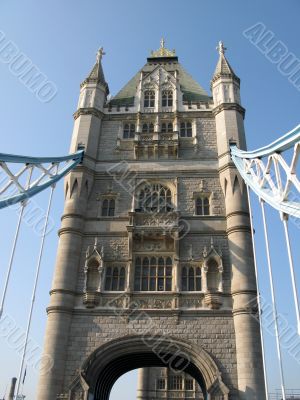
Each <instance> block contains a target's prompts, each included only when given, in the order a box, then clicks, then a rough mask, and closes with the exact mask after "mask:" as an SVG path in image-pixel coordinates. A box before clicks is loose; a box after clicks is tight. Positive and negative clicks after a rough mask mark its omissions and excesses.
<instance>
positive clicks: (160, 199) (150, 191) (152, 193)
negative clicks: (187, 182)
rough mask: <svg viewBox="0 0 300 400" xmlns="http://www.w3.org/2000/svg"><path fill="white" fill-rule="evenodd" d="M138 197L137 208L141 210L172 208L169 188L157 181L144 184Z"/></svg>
mask: <svg viewBox="0 0 300 400" xmlns="http://www.w3.org/2000/svg"><path fill="white" fill-rule="evenodd" d="M138 199H139V206H138V210H139V211H142V212H169V211H172V209H173V206H172V194H171V190H170V189H169V188H167V187H165V186H162V185H160V184H159V183H156V184H152V185H146V186H144V187H143V189H142V190H141V191H140V193H139V195H138Z"/></svg>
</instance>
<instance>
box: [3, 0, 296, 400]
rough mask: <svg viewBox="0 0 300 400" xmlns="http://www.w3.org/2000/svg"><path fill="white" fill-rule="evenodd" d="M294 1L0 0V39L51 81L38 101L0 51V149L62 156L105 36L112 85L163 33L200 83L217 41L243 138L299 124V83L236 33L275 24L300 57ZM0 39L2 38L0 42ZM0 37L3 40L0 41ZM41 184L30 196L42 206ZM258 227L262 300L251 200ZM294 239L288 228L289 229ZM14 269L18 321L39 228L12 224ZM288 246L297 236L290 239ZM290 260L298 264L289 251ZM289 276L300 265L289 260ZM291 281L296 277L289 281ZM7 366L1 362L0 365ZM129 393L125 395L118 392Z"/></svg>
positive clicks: (38, 323)
mask: <svg viewBox="0 0 300 400" xmlns="http://www.w3.org/2000/svg"><path fill="white" fill-rule="evenodd" d="M299 12H300V3H299V1H298V0H288V1H285V2H283V1H277V0H265V1H261V0H252V1H251V2H241V1H238V0H231V1H226V2H225V1H223V0H214V1H210V2H207V1H203V0H186V1H179V0H173V1H171V0H164V1H159V0H152V1H151V2H150V1H144V0H128V1H126V2H125V1H121V0H115V1H111V2H109V1H103V0H90V1H88V2H83V1H79V0H73V1H70V0H65V1H59V0H52V1H51V2H50V1H49V2H39V1H37V0H35V1H33V0H27V1H23V2H19V1H16V0H9V1H8V0H2V2H1V5H0V31H2V32H3V34H4V40H6V41H9V40H11V41H13V42H14V43H15V44H16V45H17V46H18V48H19V49H20V51H21V52H23V53H24V54H26V55H27V56H28V57H29V58H30V59H31V60H32V63H33V64H35V65H36V66H37V67H38V68H39V70H40V71H42V72H43V73H44V74H45V75H46V76H47V77H48V79H49V80H50V81H52V82H54V83H55V85H56V87H57V88H58V91H57V95H56V96H55V97H54V98H53V100H52V101H50V102H48V103H43V102H40V101H39V100H38V99H37V97H36V96H35V95H34V94H33V93H31V92H30V91H29V90H28V88H26V86H25V85H23V84H22V83H21V82H20V81H19V80H18V78H17V77H16V76H14V75H13V74H12V73H11V71H10V69H9V65H8V64H6V63H3V62H1V61H0V77H1V80H0V82H1V90H0V109H1V119H0V132H1V133H0V134H1V152H6V153H15V154H28V155H40V156H42V155H45V156H46V155H47V156H48V155H63V154H66V153H67V152H68V149H69V143H70V138H71V133H72V126H73V118H72V114H73V112H74V111H75V110H76V105H77V100H78V93H79V84H80V82H81V81H82V80H83V79H84V78H85V76H86V75H87V73H88V72H89V71H90V69H91V67H92V65H93V63H94V60H95V54H96V51H97V49H98V48H99V47H100V46H104V48H105V51H106V55H105V57H104V60H103V66H104V71H105V76H106V79H107V81H108V83H109V87H110V92H111V93H112V95H114V94H116V93H117V91H118V90H119V89H120V88H121V87H122V86H123V85H124V84H125V83H126V82H127V81H128V80H129V79H130V78H131V77H132V76H133V75H134V74H135V73H136V72H137V70H138V69H139V68H140V67H141V66H142V65H143V64H144V63H145V60H146V57H147V56H148V54H149V52H150V50H151V49H156V48H158V47H159V40H160V38H161V37H162V36H164V37H165V38H166V45H167V47H170V48H171V49H173V48H175V49H176V52H177V55H178V57H179V60H180V62H181V63H182V64H183V66H184V67H185V69H186V70H187V71H189V72H190V73H191V75H192V76H193V77H194V78H195V79H196V80H197V81H198V82H199V83H200V84H201V85H202V86H203V87H204V88H205V89H206V90H207V91H209V83H210V79H211V77H212V74H213V71H214V68H215V65H216V62H217V58H218V55H217V52H216V50H215V47H216V45H217V43H218V41H219V40H223V41H224V43H225V46H226V47H227V48H228V51H227V56H228V59H229V60H230V63H231V65H232V66H233V68H234V70H235V72H236V73H237V75H238V76H239V77H240V78H241V96H242V102H243V105H244V107H245V108H246V110H247V111H246V119H245V127H246V134H247V142H248V147H249V148H250V149H254V148H257V147H260V146H262V145H264V144H267V143H269V142H271V141H272V140H275V139H276V138H277V137H279V136H280V135H282V134H283V133H285V132H287V131H288V130H290V129H291V128H293V127H294V126H295V125H297V124H298V123H299V99H300V92H299V91H298V90H297V89H296V88H295V87H294V86H293V85H292V84H291V83H290V81H289V80H288V77H287V76H283V75H282V74H281V73H280V72H279V71H278V69H277V65H276V63H272V62H271V61H270V60H269V59H268V58H267V57H266V56H265V55H264V54H263V53H262V52H261V51H259V50H258V49H257V47H256V46H254V45H253V44H252V43H251V42H250V41H249V40H247V38H245V36H244V35H243V32H244V31H245V30H246V29H247V28H249V27H251V26H253V25H254V24H256V23H258V22H261V23H263V24H264V26H265V27H266V29H267V30H270V31H272V32H273V33H274V40H275V41H276V40H280V41H282V42H283V43H284V45H285V46H286V48H287V49H288V51H289V52H292V53H294V54H295V55H296V56H297V57H298V58H300V49H299ZM0 44H1V43H0ZM0 47H1V45H0ZM61 187H62V184H60V185H58V188H57V190H56V195H55V199H54V207H53V210H52V214H51V217H52V219H53V223H54V229H53V230H52V232H51V234H49V235H48V237H47V246H46V251H45V256H44V260H43V265H42V274H41V279H40V285H39V288H38V294H37V301H36V307H35V311H34V322H33V327H32V331H31V337H32V338H33V340H34V341H35V342H36V343H37V344H38V345H40V346H41V345H42V341H43V333H44V328H45V308H46V306H47V304H48V300H49V296H48V291H49V289H50V285H51V279H52V273H53V265H54V262H55V254H56V247H57V234H56V231H57V229H58V228H59V223H60V215H61V212H62V207H63V199H62V190H61ZM46 198H47V196H46V195H45V194H41V195H40V196H38V197H37V198H36V199H35V201H36V204H37V205H38V206H40V207H42V208H43V209H44V208H45V207H46ZM255 215H256V218H255V222H256V226H257V229H256V236H257V239H258V240H257V242H258V252H259V265H260V276H261V282H262V285H261V289H262V293H263V295H264V296H265V298H266V299H267V300H269V298H270V296H269V286H268V280H267V274H266V260H265V256H264V248H263V245H262V232H261V222H260V220H259V218H258V217H259V215H260V214H259V209H258V207H257V206H255ZM16 219H17V214H16V210H15V209H14V210H5V211H1V223H2V230H1V231H0V243H1V260H0V283H1V284H2V282H3V279H4V271H5V269H6V266H7V262H8V258H9V251H10V246H11V241H12V237H13V232H14V227H15V223H16ZM268 219H269V221H272V225H271V229H270V233H271V246H272V252H273V261H274V271H275V283H276V285H275V286H276V293H277V295H278V300H279V311H280V313H282V315H283V316H284V317H285V318H286V319H287V320H288V322H289V323H290V324H291V325H292V326H293V325H295V318H294V309H293V303H292V297H291V285H290V279H289V274H288V265H287V262H286V253H285V248H284V246H283V234H282V229H281V226H280V223H279V221H278V217H277V215H276V213H274V212H273V211H271V210H268ZM291 229H292V233H293V237H294V242H296V238H297V237H299V231H298V228H297V227H296V226H295V224H294V225H292V227H291ZM21 239H22V240H21V241H20V243H19V245H18V248H17V256H16V259H15V263H14V270H13V272H14V273H13V279H12V282H11V286H10V289H9V293H8V302H7V307H6V313H7V315H9V316H10V317H11V318H14V320H15V321H16V326H17V327H19V329H20V331H19V332H21V328H22V327H24V326H25V324H26V314H27V310H28V308H29V303H30V291H31V287H32V282H33V274H34V268H35V263H36V258H37V252H38V244H39V237H38V235H37V234H36V233H35V232H34V229H33V227H32V226H30V224H29V223H28V224H27V225H26V224H25V225H24V226H23V227H22V231H21ZM295 244H297V243H295ZM294 248H295V254H294V255H295V260H296V264H297V266H299V257H300V254H299V249H297V248H296V246H294ZM297 269H298V275H299V268H297ZM298 280H299V279H298ZM266 342H267V361H268V366H269V381H270V386H271V388H272V389H274V388H278V387H279V378H278V369H277V367H276V358H275V347H274V340H273V337H272V335H271V334H269V333H267V334H266ZM16 346H17V344H16V343H15V344H13V340H12V339H11V341H8V339H7V338H5V337H3V335H2V336H1V335H0V354H1V359H2V360H5V363H4V362H3V361H2V363H1V369H0V398H1V396H2V395H3V394H4V392H5V387H6V384H7V383H8V382H9V380H10V378H11V377H12V376H14V375H16V374H17V371H18V365H19V360H20V356H19V354H18V352H17V350H16ZM4 365H5V368H3V366H4ZM284 365H285V369H286V381H287V386H288V387H297V386H300V385H299V383H298V377H299V373H300V366H299V365H298V364H297V363H296V361H295V360H294V359H293V357H291V356H290V355H289V354H288V352H287V351H285V355H284ZM135 378H136V374H135V373H131V374H130V376H129V377H128V378H127V379H124V378H123V379H121V380H120V383H117V385H116V388H114V393H113V394H112V396H111V398H112V399H113V400H117V399H120V393H122V399H124V400H127V399H128V400H129V399H132V398H134V392H135ZM36 381H37V373H36V371H35V369H34V368H30V367H28V373H27V379H26V383H25V387H24V392H25V393H26V394H27V398H28V399H34V398H35V396H34V391H35V386H36ZM126 396H127V397H126Z"/></svg>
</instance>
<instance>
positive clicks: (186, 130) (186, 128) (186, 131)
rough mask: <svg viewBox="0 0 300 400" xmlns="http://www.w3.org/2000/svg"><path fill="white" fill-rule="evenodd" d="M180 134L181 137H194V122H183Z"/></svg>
mask: <svg viewBox="0 0 300 400" xmlns="http://www.w3.org/2000/svg"><path fill="white" fill-rule="evenodd" d="M180 136H181V137H192V136H193V131H192V123H191V122H181V124H180Z"/></svg>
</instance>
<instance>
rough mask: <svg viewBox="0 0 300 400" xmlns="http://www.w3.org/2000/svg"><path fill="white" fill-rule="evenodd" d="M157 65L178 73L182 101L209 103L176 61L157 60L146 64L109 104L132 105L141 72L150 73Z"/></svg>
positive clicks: (202, 91) (199, 87)
mask: <svg viewBox="0 0 300 400" xmlns="http://www.w3.org/2000/svg"><path fill="white" fill-rule="evenodd" d="M168 61H169V60H168ZM158 65H162V66H163V68H164V69H165V70H166V71H168V72H170V73H172V72H174V71H175V70H177V71H178V77H179V83H180V89H181V91H182V93H183V101H187V102H200V101H203V102H208V101H211V97H210V96H209V95H208V94H207V92H206V91H205V90H204V89H203V88H202V87H201V86H200V85H199V83H197V82H196V81H195V80H194V79H193V78H192V76H191V75H190V74H188V73H187V72H186V71H185V70H184V69H183V67H182V65H181V64H180V63H178V62H177V61H174V62H163V61H162V60H161V59H159V61H157V62H155V61H154V62H147V64H145V65H144V67H143V68H142V69H141V70H140V71H139V72H138V73H137V74H136V75H135V76H134V77H133V78H132V79H131V80H130V81H129V82H128V83H127V84H126V85H125V86H124V87H123V89H121V90H120V91H119V93H118V94H117V95H116V96H114V97H113V98H112V99H111V101H110V104H111V105H112V106H126V105H127V106H129V105H133V104H134V97H135V95H136V91H137V87H138V83H139V79H140V73H141V71H143V72H144V73H151V72H152V71H153V70H154V69H155V68H157V66H158Z"/></svg>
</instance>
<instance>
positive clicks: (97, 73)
mask: <svg viewBox="0 0 300 400" xmlns="http://www.w3.org/2000/svg"><path fill="white" fill-rule="evenodd" d="M105 54H106V53H105V52H104V49H103V47H100V48H99V50H98V51H97V53H96V63H95V65H94V66H93V69H92V70H91V72H90V73H89V75H88V77H87V78H86V79H85V80H84V81H83V82H82V84H81V85H83V84H85V83H100V84H102V85H103V86H105V89H106V95H108V93H109V89H108V84H107V83H106V81H105V77H104V72H103V68H102V58H103V56H104V55H105Z"/></svg>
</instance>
